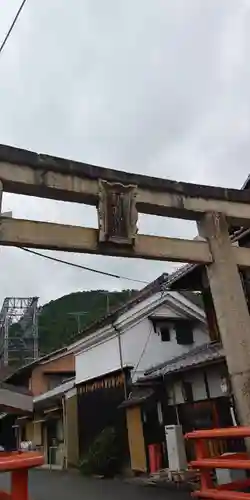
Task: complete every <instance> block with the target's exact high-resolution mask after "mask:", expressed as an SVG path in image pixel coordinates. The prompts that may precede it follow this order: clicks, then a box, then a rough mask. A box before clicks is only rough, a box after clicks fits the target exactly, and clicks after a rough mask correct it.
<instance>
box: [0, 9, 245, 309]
mask: <svg viewBox="0 0 250 500" xmlns="http://www.w3.org/2000/svg"><path fill="white" fill-rule="evenodd" d="M19 4H20V0H9V1H7V0H0V12H1V14H0V38H1V39H2V38H3V37H4V35H5V33H6V31H7V30H8V27H9V25H10V23H11V21H12V19H13V16H14V14H15V12H16V10H17V8H18V6H19ZM249 53H250V1H249V0H219V1H218V0H174V1H170V0H71V1H70V2H69V0H27V4H26V6H25V8H24V10H23V12H22V14H21V17H20V19H19V21H18V23H17V25H16V27H15V29H14V31H13V33H12V36H11V38H10V39H9V41H8V44H7V45H6V47H5V49H4V51H3V53H2V54H1V56H0V110H1V111H0V143H2V144H9V145H12V146H18V147H22V148H26V149H31V150H34V151H37V152H42V153H47V154H52V155H57V156H63V157H68V158H72V159H75V160H80V161H84V162H90V163H94V164H99V165H103V166H107V167H111V168H116V169H120V170H127V171H130V172H132V171H134V172H138V173H145V174H148V175H154V176H162V177H168V178H171V179H177V180H185V181H190V182H197V183H206V184H215V185H223V186H228V187H241V185H242V184H243V182H244V180H245V178H246V177H247V175H248V174H249V171H250V167H249V163H250V140H249V136H250V64H249ZM3 208H4V210H13V214H14V216H17V217H23V218H30V219H39V220H48V221H60V222H65V223H73V224H74V223H75V224H82V225H85V226H96V225H97V218H96V213H95V210H94V209H93V208H91V207H86V206H84V205H83V206H80V205H72V204H64V203H59V202H52V201H46V200H39V199H33V198H26V197H17V196H14V195H7V194H6V195H5V196H4V207H3ZM140 231H141V232H144V233H148V234H161V235H168V236H177V237H189V238H190V237H193V236H194V235H195V232H196V231H195V225H194V224H193V223H187V222H183V221H176V220H175V221H173V220H169V219H164V220H163V219H159V218H156V217H149V216H143V217H140ZM0 252H1V267H0V268H1V289H0V303H1V301H2V300H3V298H4V297H5V296H9V295H11V296H12V295H13V296H29V295H38V296H39V297H41V301H42V302H45V301H47V300H50V299H54V298H56V297H58V296H60V295H63V294H65V293H69V292H71V291H76V290H83V289H92V288H109V289H120V288H125V287H126V288H127V287H130V286H131V283H129V282H126V281H123V280H116V279H109V278H103V277H101V276H98V275H96V274H92V273H89V272H84V271H80V270H79V271H78V270H73V269H71V268H68V267H66V266H61V265H59V264H54V263H51V262H47V261H44V260H41V259H39V258H37V257H33V256H30V255H27V254H25V253H24V252H22V251H21V250H18V249H11V248H8V249H5V248H2V249H0ZM50 254H51V253H50ZM57 255H58V254H57ZM60 255H61V256H63V257H64V258H67V259H68V260H71V261H75V262H78V263H82V264H83V265H88V266H91V267H95V268H99V269H105V270H108V271H110V272H115V273H117V274H123V275H127V276H130V277H134V278H137V279H143V280H148V281H151V280H153V279H154V278H156V277H157V276H158V275H159V274H160V273H162V272H164V271H168V270H171V268H172V267H173V266H171V265H170V264H166V263H154V262H147V261H131V260H124V259H118V258H111V257H110V258H109V257H100V256H88V255H76V256H73V255H71V254H68V255H66V254H60ZM134 286H135V287H138V286H140V285H138V284H136V283H135V284H134ZM0 305H1V304H0Z"/></svg>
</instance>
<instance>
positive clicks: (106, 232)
mask: <svg viewBox="0 0 250 500" xmlns="http://www.w3.org/2000/svg"><path fill="white" fill-rule="evenodd" d="M99 186H100V191H99V207H98V219H99V241H100V242H109V243H115V244H122V245H133V244H134V240H135V237H136V233H137V219H138V214H137V210H136V189H137V187H136V186H133V185H128V186H124V185H123V184H120V183H119V184H118V183H109V182H107V181H103V180H100V181H99Z"/></svg>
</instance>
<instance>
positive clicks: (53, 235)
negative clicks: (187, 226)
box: [0, 146, 250, 425]
mask: <svg viewBox="0 0 250 500" xmlns="http://www.w3.org/2000/svg"><path fill="white" fill-rule="evenodd" d="M0 189H1V191H2V192H3V191H6V192H9V193H16V194H24V195H31V196H37V197H42V198H50V199H56V200H62V201H71V202H78V203H85V204H89V205H94V206H96V208H97V210H98V221H99V228H98V229H91V228H84V227H76V226H70V225H63V224H54V223H49V222H38V221H29V220H20V219H10V218H6V217H4V216H1V219H0V244H1V245H8V246H15V247H30V248H42V249H51V250H62V251H69V252H82V253H89V254H100V255H114V256H122V257H133V258H143V259H151V260H164V261H178V262H189V263H198V264H204V265H205V266H206V268H207V276H208V280H209V285H210V289H211V294H212V298H213V302H214V308H215V311H216V315H217V322H218V326H219V329H220V334H221V339H222V342H223V347H224V350H225V355H226V360H227V365H228V370H229V374H230V377H231V383H232V387H233V390H234V394H235V399H236V404H237V409H238V414H239V418H240V421H241V423H242V424H246V425H250V316H249V312H248V308H247V304H246V300H245V296H244V291H243V288H242V284H241V279H240V275H239V273H238V267H240V268H244V267H248V266H250V249H249V248H242V247H241V248H240V247H237V246H235V245H232V243H231V241H230V238H229V232H228V224H230V225H235V226H246V227H249V226H250V194H249V192H247V191H241V190H237V189H224V188H217V187H210V186H201V185H196V184H189V183H183V182H175V181H170V180H167V179H158V178H154V177H147V176H143V175H136V174H129V173H125V172H120V171H116V170H110V169H106V168H102V167H96V166H93V165H87V164H85V163H78V162H73V161H70V160H66V159H61V158H55V157H51V156H46V155H41V154H36V153H33V152H28V151H24V150H20V149H15V148H11V147H8V146H0ZM138 212H140V213H146V214H154V215H160V216H164V217H175V218H181V219H189V220H195V221H197V225H198V229H199V233H200V235H201V236H202V238H203V239H202V240H200V241H199V240H192V241H190V240H183V239H176V238H167V237H158V236H148V235H142V234H140V233H139V232H138V228H137V215H138Z"/></svg>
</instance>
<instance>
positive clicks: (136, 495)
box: [0, 470, 190, 500]
mask: <svg viewBox="0 0 250 500" xmlns="http://www.w3.org/2000/svg"><path fill="white" fill-rule="evenodd" d="M0 489H6V490H7V489H9V476H8V475H7V474H2V475H0ZM30 498H31V500H56V499H58V500H59V499H60V500H85V499H86V500H111V499H112V500H116V499H117V500H128V498H129V500H190V496H189V495H188V493H184V492H178V491H169V490H166V489H165V488H157V487H155V486H142V485H134V484H128V483H125V482H122V481H120V480H119V479H114V480H108V479H105V480H102V479H86V478H83V477H82V476H80V475H78V474H76V473H62V472H56V471H53V472H50V471H44V470H34V471H32V472H30Z"/></svg>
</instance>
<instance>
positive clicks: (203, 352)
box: [144, 342, 224, 380]
mask: <svg viewBox="0 0 250 500" xmlns="http://www.w3.org/2000/svg"><path fill="white" fill-rule="evenodd" d="M220 359H221V360H222V359H224V351H223V348H222V345H221V344H220V343H219V342H210V343H206V344H202V345H200V346H197V347H195V348H194V349H191V350H190V351H188V352H186V353H184V354H181V355H180V356H177V357H175V358H173V359H171V360H169V361H166V362H165V363H161V364H159V365H157V366H153V367H151V368H149V369H148V370H147V371H146V372H145V374H144V375H145V378H144V380H145V379H149V378H157V377H164V376H167V375H170V374H172V373H177V372H180V371H184V370H189V369H191V368H194V367H196V366H198V365H201V364H206V363H211V362H213V361H217V360H220Z"/></svg>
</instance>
